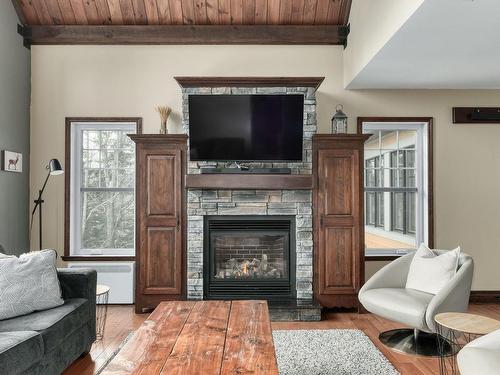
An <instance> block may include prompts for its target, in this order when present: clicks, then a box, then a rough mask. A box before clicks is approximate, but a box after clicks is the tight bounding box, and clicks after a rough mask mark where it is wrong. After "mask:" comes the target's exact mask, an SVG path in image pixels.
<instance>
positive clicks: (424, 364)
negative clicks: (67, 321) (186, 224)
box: [64, 304, 500, 375]
mask: <svg viewBox="0 0 500 375" xmlns="http://www.w3.org/2000/svg"><path fill="white" fill-rule="evenodd" d="M469 312H471V313H474V314H479V315H484V316H489V317H491V318H494V319H499V320H500V304H471V305H470V307H469ZM147 317H148V315H147V314H141V315H136V314H135V313H134V308H133V306H110V307H109V309H108V321H107V325H106V331H105V333H104V338H103V339H102V340H101V341H99V342H97V343H96V344H94V346H93V347H92V351H91V353H90V354H89V355H87V356H85V357H84V358H81V359H78V360H77V361H75V362H74V363H73V364H72V365H71V366H70V367H69V368H68V369H67V370H66V371H65V372H64V375H92V374H94V371H95V370H96V369H98V368H99V367H100V366H101V365H102V364H103V363H105V362H106V361H107V359H108V358H109V357H110V356H111V355H112V353H113V352H114V351H115V350H116V348H117V347H118V346H119V345H120V343H121V342H122V341H123V340H124V339H125V338H126V337H127V336H128V335H129V333H130V332H132V331H134V330H136V329H137V328H139V326H140V325H141V324H142V323H143V322H144V320H146V318H147ZM230 319H231V318H230ZM400 327H401V326H400V325H399V324H397V323H393V322H390V321H388V320H386V319H382V318H379V317H377V316H375V315H372V314H361V315H358V314H357V313H354V312H329V313H326V314H325V315H324V320H322V321H321V322H274V323H272V328H273V329H335V328H353V329H361V330H363V331H364V332H365V333H366V334H367V335H368V336H369V337H370V339H371V340H372V341H373V342H374V343H375V345H376V346H377V347H378V348H379V349H380V350H381V351H382V353H384V355H385V356H386V357H387V358H388V359H389V361H391V362H392V364H393V365H394V366H395V367H396V368H397V369H398V371H399V372H401V374H403V375H422V374H423V375H431V374H432V375H434V374H438V373H439V369H438V361H437V359H435V358H425V357H414V356H409V355H403V354H398V353H395V352H392V351H390V350H388V349H386V348H385V347H384V346H383V345H382V344H380V343H379V342H378V335H379V333H380V332H382V331H385V330H388V329H393V328H400Z"/></svg>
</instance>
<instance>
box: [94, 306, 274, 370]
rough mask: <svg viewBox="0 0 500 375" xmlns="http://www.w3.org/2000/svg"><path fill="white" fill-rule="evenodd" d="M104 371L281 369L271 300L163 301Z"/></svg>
mask: <svg viewBox="0 0 500 375" xmlns="http://www.w3.org/2000/svg"><path fill="white" fill-rule="evenodd" d="M102 374H104V375H124V374H152V375H154V374H158V375H159V374H169V375H170V374H185V375H189V374H193V375H196V374H204V375H212V374H213V375H229V374H254V375H263V374H266V375H277V374H278V366H277V362H276V355H275V351H274V343H273V337H272V331H271V323H270V319H269V312H268V308H267V302H266V301H198V302H195V301H169V302H162V303H161V304H160V305H159V306H158V307H157V308H156V309H155V310H154V311H153V313H152V314H151V315H150V316H149V318H148V319H147V320H146V321H145V322H144V324H143V325H142V326H141V327H140V328H139V329H138V330H137V331H136V332H135V334H134V336H133V337H132V338H131V339H130V341H128V342H127V343H126V344H125V346H124V347H123V348H122V350H120V352H119V353H118V354H117V355H116V357H115V358H114V359H113V360H112V361H111V362H110V363H109V365H108V366H107V367H106V369H105V370H104V371H103V373H102Z"/></svg>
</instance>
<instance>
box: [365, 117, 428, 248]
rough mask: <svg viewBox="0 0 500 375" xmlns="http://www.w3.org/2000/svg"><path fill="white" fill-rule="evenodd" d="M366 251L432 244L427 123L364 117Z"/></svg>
mask: <svg viewBox="0 0 500 375" xmlns="http://www.w3.org/2000/svg"><path fill="white" fill-rule="evenodd" d="M360 124H361V129H360V130H361V131H362V132H363V133H365V134H370V138H369V139H368V140H367V141H366V143H365V160H364V166H365V178H364V179H365V247H366V255H367V256H387V255H399V254H405V253H406V252H407V251H408V250H409V249H415V248H416V247H417V246H418V245H419V244H420V243H422V242H424V243H427V244H430V245H432V238H431V236H432V231H431V230H430V229H431V228H432V223H431V217H432V215H430V212H432V209H431V207H429V202H431V201H432V199H430V197H431V194H432V192H431V191H429V186H431V184H430V181H431V179H432V176H430V175H429V167H428V166H429V164H430V163H431V161H432V158H431V157H430V153H429V144H430V143H429V141H430V137H431V134H432V129H431V126H432V124H431V122H430V120H429V119H427V120H426V121H421V122H418V121H411V122H410V121H394V122H393V121H390V122H389V121H388V122H383V121H368V120H366V121H363V120H362V119H360Z"/></svg>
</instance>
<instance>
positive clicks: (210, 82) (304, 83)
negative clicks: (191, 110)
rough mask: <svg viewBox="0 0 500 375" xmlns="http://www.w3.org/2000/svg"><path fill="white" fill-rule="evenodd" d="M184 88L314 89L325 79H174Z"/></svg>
mask: <svg viewBox="0 0 500 375" xmlns="http://www.w3.org/2000/svg"><path fill="white" fill-rule="evenodd" d="M174 79H175V80H176V81H177V83H178V84H179V85H180V86H181V87H182V88H188V87H231V86H236V87H313V88H314V89H315V90H317V89H318V87H319V86H320V85H321V83H322V82H323V80H324V79H325V77H174Z"/></svg>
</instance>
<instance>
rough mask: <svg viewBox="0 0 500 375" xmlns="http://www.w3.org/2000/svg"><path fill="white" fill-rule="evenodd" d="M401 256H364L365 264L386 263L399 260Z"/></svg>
mask: <svg viewBox="0 0 500 375" xmlns="http://www.w3.org/2000/svg"><path fill="white" fill-rule="evenodd" d="M401 257H402V255H378V256H377V255H368V256H366V255H365V262H377V261H378V262H387V261H391V262H392V261H393V260H396V259H398V258H401Z"/></svg>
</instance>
